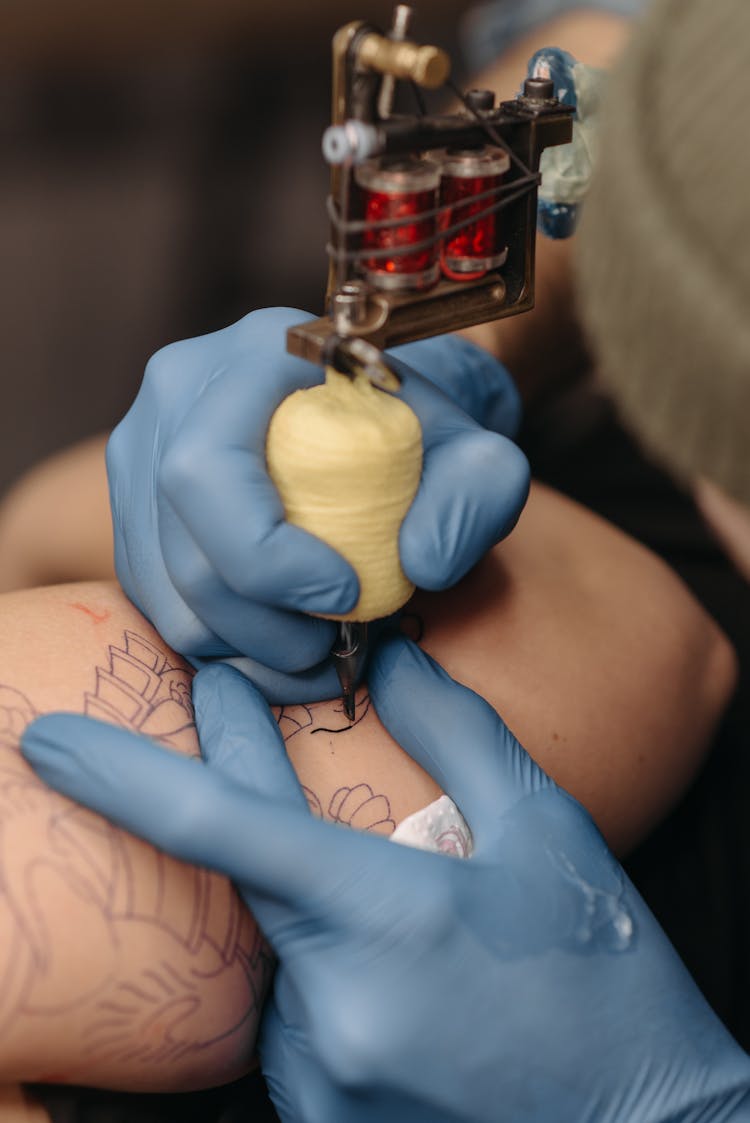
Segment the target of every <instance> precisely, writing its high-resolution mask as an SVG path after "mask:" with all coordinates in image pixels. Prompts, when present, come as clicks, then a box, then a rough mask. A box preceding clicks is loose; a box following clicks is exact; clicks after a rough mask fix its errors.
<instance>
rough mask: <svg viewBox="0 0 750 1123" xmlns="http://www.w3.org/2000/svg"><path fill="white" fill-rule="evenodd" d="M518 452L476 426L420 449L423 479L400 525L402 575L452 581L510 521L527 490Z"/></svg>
mask: <svg viewBox="0 0 750 1123" xmlns="http://www.w3.org/2000/svg"><path fill="white" fill-rule="evenodd" d="M529 483H530V472H529V465H528V461H527V460H526V457H525V456H524V454H523V453H522V452H521V450H520V449H519V448H518V447H517V445H514V444H513V443H512V442H511V441H509V440H507V438H505V437H501V436H499V435H497V434H495V433H489V432H486V431H485V430H482V429H479V428H476V429H469V430H464V431H460V430H459V431H456V432H455V433H453V434H452V435H450V436H449V437H448V438H447V439H446V440H445V441H444V442H441V443H440V444H437V445H435V446H433V447H432V448H430V449H425V458H424V466H423V470H422V483H421V485H420V488H419V491H418V492H417V494H416V496H415V498H414V501H413V503H412V505H411V507H410V508H409V511H408V512H407V515H406V518H405V519H404V521H403V523H402V524H401V529H400V532H399V551H400V554H401V564H402V566H403V569H404V573H405V574H406V576H407V577H408V578H409V580H411V581H413V582H414V584H415V585H417V586H418V587H420V588H423V589H444V588H447V587H449V586H451V585H454V584H455V583H456V581H458V580H459V579H460V578H461V577H463V575H464V574H465V573H467V572H468V571H469V569H471V567H472V566H474V565H476V563H477V562H478V561H479V559H480V558H481V557H482V555H483V554H484V553H485V552H486V551H487V550H488V549H490V548H491V547H492V546H494V545H495V543H497V542H499V541H500V540H501V539H502V538H504V537H505V535H506V534H508V532H509V531H510V530H512V528H513V527H514V526H515V524H516V521H517V519H518V516H519V515H520V513H521V511H522V509H523V506H524V503H525V502H526V498H527V496H528V493H529Z"/></svg>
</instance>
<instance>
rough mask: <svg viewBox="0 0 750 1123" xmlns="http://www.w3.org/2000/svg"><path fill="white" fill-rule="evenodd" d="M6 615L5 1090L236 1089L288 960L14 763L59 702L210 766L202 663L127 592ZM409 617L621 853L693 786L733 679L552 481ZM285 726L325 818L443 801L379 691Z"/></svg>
mask: <svg viewBox="0 0 750 1123" xmlns="http://www.w3.org/2000/svg"><path fill="white" fill-rule="evenodd" d="M0 619H1V620H2V627H0V824H2V831H1V832H0V863H1V865H0V885H2V892H1V894H0V930H1V931H2V936H1V937H0V956H1V957H2V961H1V962H0V979H2V980H3V982H2V984H0V1080H3V1081H5V1082H7V1083H10V1082H12V1081H18V1080H21V1081H28V1082H32V1081H39V1080H48V1081H54V1082H71V1083H78V1084H80V1083H83V1084H86V1083H90V1084H99V1085H103V1086H111V1087H115V1088H118V1087H119V1088H128V1089H154V1090H156V1089H158V1090H165V1091H168V1090H177V1089H186V1088H191V1087H198V1086H204V1085H210V1084H213V1083H220V1082H223V1081H227V1080H231V1079H233V1078H235V1077H236V1076H238V1075H239V1074H240V1073H242V1072H244V1071H246V1070H247V1068H248V1067H249V1065H250V1064H251V1062H252V1056H253V1047H254V1040H255V1031H256V1025H257V1019H258V1014H259V1010H260V1006H261V1003H262V997H263V993H264V988H265V986H266V983H267V980H268V975H269V970H270V959H269V956H268V953H267V949H266V948H265V945H264V944H263V942H262V940H261V938H260V936H259V934H258V932H257V930H256V928H255V926H254V924H253V923H252V921H251V919H250V918H249V916H248V914H247V913H246V912H245V910H244V909H243V908H242V906H241V905H240V904H239V901H238V898H237V897H236V895H235V894H234V892H233V890H232V889H231V888H230V886H229V885H228V883H227V882H226V881H224V880H223V879H221V878H220V877H218V876H217V875H214V874H209V873H207V872H206V871H199V870H196V869H193V868H190V867H187V866H184V865H181V864H180V863H178V862H176V861H174V860H172V859H170V858H167V857H165V856H164V855H161V854H159V853H157V852H156V851H155V850H154V849H153V848H152V847H151V846H149V845H147V844H146V843H144V842H141V841H136V840H135V839H133V838H131V837H129V836H128V835H126V834H125V833H124V832H123V831H121V830H119V829H117V828H115V827H112V826H111V825H109V824H107V823H105V822H104V821H103V820H102V819H100V818H99V817H98V816H96V815H94V814H93V813H91V812H89V811H87V810H83V809H81V808H78V807H77V806H76V805H75V804H73V803H71V802H70V801H69V800H67V799H65V798H63V797H62V796H59V795H57V794H56V793H53V792H51V791H50V790H48V789H47V788H46V787H45V786H44V784H43V783H42V782H41V781H40V780H39V779H38V778H37V777H36V776H35V775H34V774H33V773H32V772H31V771H30V770H29V768H28V767H27V765H26V764H25V762H24V761H23V760H22V759H21V757H20V754H19V751H18V738H19V736H20V733H21V731H22V729H23V727H24V726H25V724H26V723H27V722H28V721H30V720H31V719H32V718H33V717H34V716H35V715H36V714H39V713H44V712H48V711H51V710H60V709H63V710H77V711H83V712H86V713H89V714H93V715H95V716H99V717H103V718H104V719H105V720H113V721H118V722H120V723H121V724H124V725H126V726H128V727H129V728H131V729H135V730H140V731H141V732H144V733H149V734H150V735H152V736H156V737H158V738H159V739H160V740H161V741H162V742H163V743H165V744H167V745H169V746H171V747H172V748H174V749H175V750H176V751H182V752H188V753H192V754H196V753H197V743H196V739H195V733H194V729H193V726H192V711H191V706H190V698H189V678H190V674H189V671H188V670H187V668H186V667H185V665H184V664H183V663H182V661H181V660H180V659H179V658H178V657H177V656H175V655H174V654H173V653H171V652H169V651H168V650H167V649H166V647H165V645H164V644H163V642H162V641H161V640H160V638H159V637H158V636H157V634H156V633H155V632H154V631H153V629H152V628H151V627H150V625H149V624H148V623H147V622H146V621H145V620H144V619H143V617H141V616H140V614H139V613H138V612H137V611H136V610H135V609H134V608H133V606H132V605H130V604H129V602H128V601H127V600H126V599H125V598H124V596H123V595H122V593H121V592H120V591H119V590H118V589H117V588H116V586H114V585H113V584H107V583H96V582H92V583H82V584H77V585H68V586H54V587H49V588H46V589H39V590H28V591H23V592H18V593H13V594H8V595H6V596H3V597H2V598H0ZM405 626H406V627H408V628H409V629H410V630H412V631H414V630H415V629H417V630H418V632H419V633H422V634H423V639H422V642H423V644H424V646H425V648H426V649H427V650H428V651H430V653H431V654H433V655H434V656H435V657H436V658H437V659H438V660H439V661H440V662H441V663H442V664H443V665H444V666H445V667H446V668H447V669H448V671H449V672H450V673H451V674H452V675H453V676H454V677H456V678H458V679H459V680H461V681H462V682H465V683H467V684H468V685H470V686H472V687H473V688H474V689H476V690H478V691H479V692H480V693H482V694H483V695H484V696H485V697H487V698H488V699H489V700H490V701H491V703H492V704H493V705H495V706H496V707H497V708H498V709H499V710H500V712H501V713H502V714H503V716H504V717H505V718H506V719H507V720H508V722H509V724H510V725H511V727H512V728H513V729H514V731H515V732H516V734H517V735H518V737H519V738H520V739H521V741H522V742H523V743H524V744H525V745H526V746H527V747H528V749H529V751H530V752H531V753H532V755H533V756H535V757H536V759H537V760H538V761H539V762H540V763H541V764H542V765H543V767H545V768H546V769H547V770H548V771H549V772H550V773H551V774H552V775H553V776H554V777H555V778H556V779H557V780H558V781H559V782H561V783H562V784H563V786H565V787H566V788H567V789H568V790H569V791H571V792H572V793H573V794H574V795H575V796H577V797H578V798H579V799H581V800H582V802H583V803H585V805H586V806H587V807H588V808H589V810H590V811H591V812H592V814H593V815H594V818H595V819H596V821H597V822H598V824H599V826H600V827H601V829H602V830H603V831H604V833H605V835H606V837H607V838H608V839H609V841H610V843H611V844H612V845H613V846H614V847H615V848H616V849H617V850H618V851H622V850H624V849H626V848H627V847H628V846H630V845H632V844H633V843H634V842H635V841H636V840H637V839H638V838H640V837H641V836H642V835H643V834H644V833H645V832H646V831H647V830H648V829H649V827H650V826H651V825H652V824H653V823H654V822H655V821H656V820H657V819H658V818H659V816H660V815H661V814H663V813H664V811H665V810H666V809H667V808H668V807H669V805H670V804H671V803H672V802H673V801H674V800H675V799H676V798H677V797H678V796H679V794H680V792H681V791H682V790H683V789H684V787H685V785H686V784H687V783H688V782H689V780H690V778H691V777H692V776H693V774H694V773H695V770H696V768H697V767H698V765H699V763H700V760H701V758H702V755H703V753H704V751H705V749H706V747H707V745H708V743H709V740H710V736H711V732H712V730H713V728H714V726H715V723H716V721H717V720H718V718H719V716H720V713H721V711H722V709H723V707H724V705H725V703H726V701H727V699H728V697H729V694H730V692H731V689H732V686H733V681H734V675H735V669H734V656H733V653H732V650H731V648H730V646H729V644H728V643H727V641H726V640H725V639H724V638H723V636H722V634H721V633H720V632H719V630H718V629H717V628H716V626H715V625H714V624H713V622H712V621H711V620H710V619H709V618H708V617H707V616H706V614H705V613H704V612H703V610H702V609H701V608H700V607H699V606H698V605H697V604H696V602H695V601H694V600H693V599H692V597H691V596H690V594H689V593H688V592H687V591H686V589H685V588H684V586H683V585H682V584H681V583H680V582H679V580H678V579H677V578H676V577H675V576H674V575H673V574H672V573H671V571H670V570H669V569H667V568H666V567H665V566H664V565H663V564H662V563H661V562H660V561H658V560H657V559H655V558H654V557H653V556H652V555H651V554H650V553H648V552H647V551H646V550H644V549H642V548H641V547H640V546H638V545H636V544H635V543H633V542H632V541H630V540H629V539H627V538H626V537H625V536H623V535H622V534H620V533H619V532H617V531H615V530H613V529H612V528H611V527H609V526H608V525H607V524H605V523H603V522H602V521H601V520H599V519H598V518H596V517H594V516H592V515H590V514H589V513H587V512H585V511H583V510H582V509H581V508H579V507H578V506H577V505H575V504H573V503H571V502H570V501H568V500H565V499H562V498H561V497H560V496H557V495H555V494H554V493H552V492H550V491H548V490H547V489H544V488H540V487H535V488H534V489H533V492H532V496H531V499H530V501H529V505H528V507H527V509H526V511H525V512H524V514H523V516H522V518H521V521H520V524H519V526H518V528H517V529H516V531H514V533H513V535H512V536H511V537H510V538H509V539H508V540H507V541H506V542H505V543H504V544H503V545H501V546H499V547H497V548H496V549H495V550H494V551H492V553H491V554H490V555H488V556H487V558H485V559H484V561H483V562H481V563H480V564H479V566H478V567H477V568H476V569H475V570H474V571H473V572H472V573H471V574H470V575H469V576H468V577H467V578H466V579H465V580H464V581H463V582H462V583H461V584H460V585H458V586H457V587H456V588H455V589H454V590H451V591H449V592H447V593H441V594H424V593H421V594H419V595H418V596H417V597H415V598H414V601H413V602H412V604H411V605H410V606H409V609H408V613H407V617H406V620H405ZM278 717H279V720H280V725H281V729H282V732H283V734H284V736H285V739H286V743H287V748H288V751H289V755H290V757H291V760H292V763H293V764H294V766H295V768H296V770H297V772H298V775H299V778H300V780H301V782H302V784H303V785H304V787H305V790H306V794H307V796H308V800H309V802H310V805H311V807H312V808H313V810H314V811H315V813H317V814H323V815H325V816H326V817H327V818H329V819H333V820H336V821H338V822H340V823H342V824H343V825H344V826H352V827H358V828H360V829H366V830H367V829H369V830H373V831H377V832H379V833H384V834H389V833H391V832H392V830H393V829H394V826H395V824H396V823H397V822H399V821H400V820H401V819H402V818H403V817H405V816H406V815H408V814H409V813H410V812H412V811H414V810H416V809H418V808H419V807H422V806H425V805H427V804H429V803H430V802H431V801H432V800H433V799H434V798H435V797H436V795H437V794H438V789H437V787H436V785H435V783H434V782H433V781H432V780H431V779H430V778H428V777H427V776H426V775H425V774H424V773H423V772H422V771H421V770H420V769H419V768H418V766H417V765H416V764H415V763H414V762H413V761H412V760H411V759H410V758H409V757H407V756H406V755H405V754H404V753H403V752H402V751H401V750H400V749H399V748H398V746H397V745H396V744H395V743H394V742H393V741H392V740H391V738H390V737H389V736H388V735H387V734H386V733H385V731H384V730H383V728H382V726H381V725H380V723H379V721H378V719H377V717H376V715H375V713H374V710H373V708H372V707H371V706H370V705H369V703H368V699H367V695H366V688H363V689H361V690H360V692H359V695H358V706H357V720H356V721H355V723H354V725H353V726H352V727H351V728H349V724H348V722H347V721H346V720H345V718H344V716H343V714H342V710H341V703H340V700H338V699H337V700H334V701H333V702H331V703H318V704H316V705H313V706H294V707H285V708H284V709H283V710H281V711H278ZM248 735H249V736H252V731H248ZM462 751H463V747H462V746H461V745H460V744H458V745H456V752H462ZM196 767H200V764H199V763H197V762H196ZM164 798H165V800H167V799H169V793H168V792H165V793H164ZM272 844H273V840H272V839H269V845H272Z"/></svg>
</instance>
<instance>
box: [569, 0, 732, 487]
mask: <svg viewBox="0 0 750 1123" xmlns="http://www.w3.org/2000/svg"><path fill="white" fill-rule="evenodd" d="M578 242H579V246H578V253H577V258H578V260H577V276H578V289H579V300H580V304H581V312H582V317H583V321H584V323H585V325H586V329H587V331H588V334H589V336H590V341H591V344H592V348H593V351H594V354H595V356H596V358H597V361H598V364H599V368H600V370H601V374H602V377H603V379H604V381H605V383H606V384H608V386H609V388H610V389H611V391H612V393H613V395H614V397H615V398H616V400H617V402H618V403H619V406H620V409H621V412H622V416H623V418H624V420H625V421H626V423H628V424H630V425H631V426H632V428H633V429H634V430H635V431H636V432H637V433H638V434H639V435H640V436H641V437H642V438H643V441H644V443H645V444H646V445H647V446H649V447H650V448H651V449H652V450H653V451H654V452H656V453H657V454H658V455H659V456H660V457H661V458H662V459H663V460H664V462H665V463H666V464H667V466H669V467H670V468H671V469H672V470H673V471H675V472H676V473H677V474H678V475H682V476H684V477H685V478H693V477H695V476H696V475H705V476H708V477H709V478H710V479H712V480H713V481H714V482H715V483H717V484H718V485H719V486H721V487H723V488H724V489H726V490H727V491H728V492H730V493H731V494H733V495H734V496H735V497H736V498H737V499H739V500H741V501H743V502H744V503H747V504H750V0H710V2H709V0H656V2H655V3H654V4H653V7H652V8H650V9H649V11H648V13H647V15H646V16H645V17H644V19H643V21H642V22H641V24H640V25H639V26H638V27H637V28H636V30H635V32H634V37H633V40H632V42H631V44H630V45H629V47H628V48H626V50H625V53H624V55H623V57H622V59H621V60H620V62H619V63H618V66H617V67H616V69H615V72H614V73H613V75H612V77H611V81H610V83H609V87H608V90H607V93H606V104H605V107H604V110H603V114H602V121H601V133H600V136H599V154H598V165H597V168H596V170H595V173H594V176H593V180H592V183H591V188H590V191H589V194H588V196H587V199H586V202H585V204H584V206H583V216H582V219H581V224H580V227H579V237H578Z"/></svg>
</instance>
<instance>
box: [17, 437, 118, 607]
mask: <svg viewBox="0 0 750 1123" xmlns="http://www.w3.org/2000/svg"><path fill="white" fill-rule="evenodd" d="M105 442H106V437H104V436H95V437H91V438H89V439H88V440H85V441H80V442H79V443H77V444H75V445H72V446H71V447H70V448H66V449H64V450H63V451H62V452H58V453H55V454H54V455H53V456H50V457H48V458H47V459H45V460H42V461H41V462H40V463H39V464H37V465H35V466H34V467H33V468H32V469H31V470H30V471H28V472H26V473H25V474H24V475H23V476H22V477H21V478H20V479H19V480H18V481H17V483H16V484H15V485H14V486H13V487H12V488H11V489H10V491H8V493H7V494H6V495H5V496H4V497H3V498H2V500H0V592H10V591H11V590H13V589H27V588H33V587H34V586H37V585H51V584H58V583H61V582H64V581H82V580H91V579H94V578H109V577H113V576H114V569H113V561H112V525H111V518H110V513H109V498H108V494H107V475H106V470H105V467H104V447H105Z"/></svg>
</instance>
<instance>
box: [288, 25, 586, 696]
mask: <svg viewBox="0 0 750 1123" xmlns="http://www.w3.org/2000/svg"><path fill="white" fill-rule="evenodd" d="M412 16H413V12H412V9H411V8H410V7H409V6H407V5H404V4H400V5H398V6H397V7H396V9H395V11H394V16H393V23H392V26H391V28H390V30H389V31H388V32H387V33H385V34H384V33H382V32H381V31H379V30H378V29H376V28H375V27H373V26H371V25H370V24H368V23H365V22H361V21H355V22H352V23H348V24H346V25H345V26H343V27H341V28H340V29H339V31H338V32H337V33H336V35H335V36H334V39H333V89H332V122H331V125H330V127H329V128H328V129H327V130H326V132H325V134H324V137H323V153H324V156H325V158H326V159H327V161H328V163H329V164H330V165H331V190H330V195H329V197H328V202H327V206H328V216H329V220H330V227H331V235H330V242H329V245H328V247H327V248H328V254H329V275H328V289H327V295H326V307H327V315H325V316H323V317H322V318H320V319H317V320H311V321H308V322H306V323H303V324H300V325H297V326H294V327H292V328H291V329H290V330H289V332H288V336H287V348H288V350H289V351H290V352H291V353H292V354H295V355H298V356H300V357H302V358H304V359H308V360H310V361H312V362H314V363H318V364H323V365H327V366H332V367H333V368H334V369H335V370H338V371H340V372H342V373H345V374H349V375H351V376H354V375H355V374H360V373H364V374H365V375H366V376H367V377H368V378H369V379H370V380H371V381H372V382H373V383H374V384H375V385H376V386H378V387H380V388H381V389H384V390H393V389H397V388H398V385H399V379H398V376H397V375H396V373H395V371H393V370H391V368H390V367H389V365H388V360H387V357H386V356H384V354H383V351H384V350H386V349H387V348H389V347H391V346H395V345H396V344H400V343H406V342H409V341H411V340H415V339H422V338H425V337H427V336H431V335H438V334H440V333H443V332H449V331H455V330H457V329H459V328H464V327H468V326H469V325H471V324H478V323H483V322H485V321H488V320H496V319H499V318H501V317H505V316H513V315H515V314H516V313H518V312H524V311H526V310H528V309H530V308H531V307H533V304H534V248H535V236H536V211H537V188H538V185H539V182H540V175H539V171H538V169H539V158H540V155H541V152H542V150H543V148H545V147H546V146H548V145H557V144H565V143H567V142H568V141H570V139H571V136H572V115H573V112H574V111H573V109H572V108H571V107H569V106H567V105H563V104H561V103H560V102H559V101H558V100H557V98H556V97H555V95H554V86H553V82H552V81H551V80H550V79H549V78H527V79H526V81H525V83H524V86H523V90H522V92H521V93H520V94H519V95H518V96H517V97H516V98H514V99H513V100H511V101H504V102H501V103H500V104H496V98H495V94H494V93H493V92H492V91H491V90H486V89H473V90H469V91H468V92H467V93H463V92H461V91H460V90H459V89H458V88H457V87H456V86H455V85H454V84H453V83H452V81H451V79H450V60H449V58H448V56H447V55H446V53H445V52H444V51H442V50H441V49H440V48H438V47H435V46H429V45H422V44H418V43H416V42H414V41H413V40H412V39H411V38H410V37H409V36H410V28H411V23H412ZM398 87H401V88H400V89H398ZM440 88H447V89H449V90H450V91H451V92H452V94H453V95H454V98H455V99H456V101H457V103H458V109H457V110H456V111H455V112H452V113H447V114H433V113H430V112H428V109H427V106H426V104H425V94H424V91H426V90H437V89H440ZM397 94H398V98H399V100H398V104H399V106H401V105H403V104H404V103H406V102H409V103H410V104H411V105H413V107H414V108H413V112H411V113H409V112H404V111H403V110H402V109H400V110H399V112H398V113H396V112H394V105H395V104H396V96H397ZM366 629H367V625H366V623H358V622H354V623H351V622H348V623H344V624H340V626H339V638H338V642H337V645H336V647H335V648H334V651H333V656H334V660H335V662H336V666H337V670H338V673H339V679H340V682H341V687H342V692H343V700H344V708H345V710H346V712H347V714H348V715H349V717H350V718H353V716H354V701H353V692H354V684H355V682H356V679H357V676H358V673H359V671H360V669H361V666H362V663H363V661H364V658H365V653H366V642H367V635H366Z"/></svg>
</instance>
